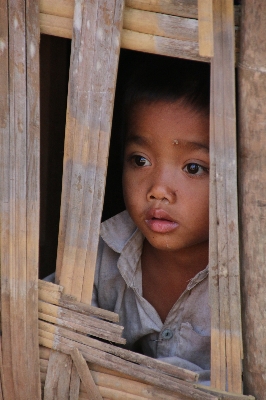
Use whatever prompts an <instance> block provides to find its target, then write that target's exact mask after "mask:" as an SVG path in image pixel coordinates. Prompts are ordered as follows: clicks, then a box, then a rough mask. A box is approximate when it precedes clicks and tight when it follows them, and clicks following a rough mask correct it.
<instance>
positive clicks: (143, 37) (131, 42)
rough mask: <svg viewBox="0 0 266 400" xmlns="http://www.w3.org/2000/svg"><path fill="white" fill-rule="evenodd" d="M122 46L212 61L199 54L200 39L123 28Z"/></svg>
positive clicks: (147, 51) (171, 55) (153, 52)
mask: <svg viewBox="0 0 266 400" xmlns="http://www.w3.org/2000/svg"><path fill="white" fill-rule="evenodd" d="M121 47H122V48H125V49H129V50H136V51H143V52H145V53H152V54H161V55H164V56H168V57H180V58H185V59H189V60H195V61H204V62H209V61H210V59H209V58H206V57H201V56H199V46H198V41H195V42H193V41H188V40H178V39H169V38H165V37H162V36H155V35H148V34H146V33H140V32H133V31H129V30H127V29H123V35H122V40H121Z"/></svg>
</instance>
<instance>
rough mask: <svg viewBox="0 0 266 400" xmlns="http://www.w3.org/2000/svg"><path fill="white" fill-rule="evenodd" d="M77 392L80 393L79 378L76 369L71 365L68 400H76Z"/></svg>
mask: <svg viewBox="0 0 266 400" xmlns="http://www.w3.org/2000/svg"><path fill="white" fill-rule="evenodd" d="M79 392H80V377H79V374H78V371H77V368H76V367H75V364H74V363H73V364H72V370H71V376H70V386H69V400H78V398H79Z"/></svg>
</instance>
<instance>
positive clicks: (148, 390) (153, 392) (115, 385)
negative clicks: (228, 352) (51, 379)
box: [40, 346, 254, 400]
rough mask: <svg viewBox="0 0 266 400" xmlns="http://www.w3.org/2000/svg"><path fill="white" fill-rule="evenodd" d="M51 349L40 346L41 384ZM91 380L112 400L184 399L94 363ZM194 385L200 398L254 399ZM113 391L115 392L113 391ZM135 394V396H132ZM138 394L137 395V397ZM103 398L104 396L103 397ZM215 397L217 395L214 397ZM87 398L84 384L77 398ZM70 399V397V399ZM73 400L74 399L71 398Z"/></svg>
mask: <svg viewBox="0 0 266 400" xmlns="http://www.w3.org/2000/svg"><path fill="white" fill-rule="evenodd" d="M50 352H51V350H50V349H48V348H47V347H42V346H40V357H41V358H40V368H41V371H42V375H41V379H42V384H44V382H45V377H46V374H47V367H48V359H49V355H50ZM88 365H89V368H90V371H91V374H92V377H93V380H94V381H95V383H96V384H97V386H98V388H99V391H100V393H101V395H102V396H105V395H107V391H108V393H109V396H108V398H110V399H114V400H124V399H128V398H130V399H134V400H136V399H138V398H139V397H141V398H145V399H158V400H174V399H176V400H185V398H184V396H182V395H181V396H180V395H179V394H178V393H177V392H175V393H173V392H171V391H168V390H165V389H161V388H158V387H156V386H153V385H150V384H147V383H143V382H142V381H141V380H136V378H133V377H132V376H130V375H126V372H123V373H121V372H118V371H117V370H110V369H107V368H104V367H100V366H99V365H97V364H94V363H88ZM193 386H194V387H197V388H199V389H200V390H201V391H203V393H202V400H203V399H205V397H204V393H205V392H207V393H211V394H213V395H214V396H218V398H219V400H254V397H253V396H244V395H237V394H233V393H228V392H223V391H220V390H217V389H214V388H209V387H206V386H202V385H198V384H196V385H195V384H194V385H193ZM114 391H115V392H114ZM133 396H135V397H133ZM137 396H139V397H137ZM104 398H105V397H104ZM215 398H217V397H215ZM81 399H86V400H87V399H88V396H87V394H86V391H85V388H84V385H83V384H81V386H80V396H79V400H81ZM71 400H72V399H71ZM73 400H74V399H73Z"/></svg>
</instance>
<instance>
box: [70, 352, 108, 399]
mask: <svg viewBox="0 0 266 400" xmlns="http://www.w3.org/2000/svg"><path fill="white" fill-rule="evenodd" d="M70 354H71V357H72V360H73V362H74V364H75V366H76V369H77V371H78V374H79V377H80V380H81V382H82V383H83V386H84V388H85V391H86V393H87V395H88V398H89V399H93V400H102V399H103V398H102V396H101V394H100V392H99V389H98V387H97V385H96V384H95V382H94V380H93V378H92V375H91V372H90V369H89V367H88V365H87V363H86V361H85V359H84V357H83V356H82V354H81V353H80V351H79V350H78V349H77V348H76V347H75V348H74V349H73V350H72V351H71V353H70Z"/></svg>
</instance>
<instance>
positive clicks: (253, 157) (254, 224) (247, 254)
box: [238, 0, 266, 399]
mask: <svg viewBox="0 0 266 400" xmlns="http://www.w3.org/2000/svg"><path fill="white" fill-rule="evenodd" d="M242 4H243V14H242V15H243V17H242V25H241V30H240V34H241V46H240V62H239V64H238V73H239V75H238V83H239V86H238V99H239V103H238V112H239V114H238V116H239V133H238V145H239V146H238V161H239V164H238V166H239V196H240V201H239V208H240V221H241V228H240V254H241V257H240V259H241V272H242V280H241V290H242V299H243V308H242V317H243V339H244V349H245V353H244V368H243V381H244V387H245V390H246V391H247V392H248V393H251V394H253V395H254V396H255V397H256V399H263V398H264V397H265V393H266V379H265V372H264V371H265V360H266V345H265V344H266V342H265V328H264V327H265V325H266V314H265V310H266V296H265V290H264V288H265V283H266V268H265V266H266V241H265V238H266V223H265V221H266V195H265V176H266V135H265V132H266V126H265V122H266V119H265V115H266V70H265V60H266V46H265V45H266V43H265V40H264V37H265V15H266V2H265V1H263V0H254V1H253V2H252V3H250V2H248V1H243V2H242Z"/></svg>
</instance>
